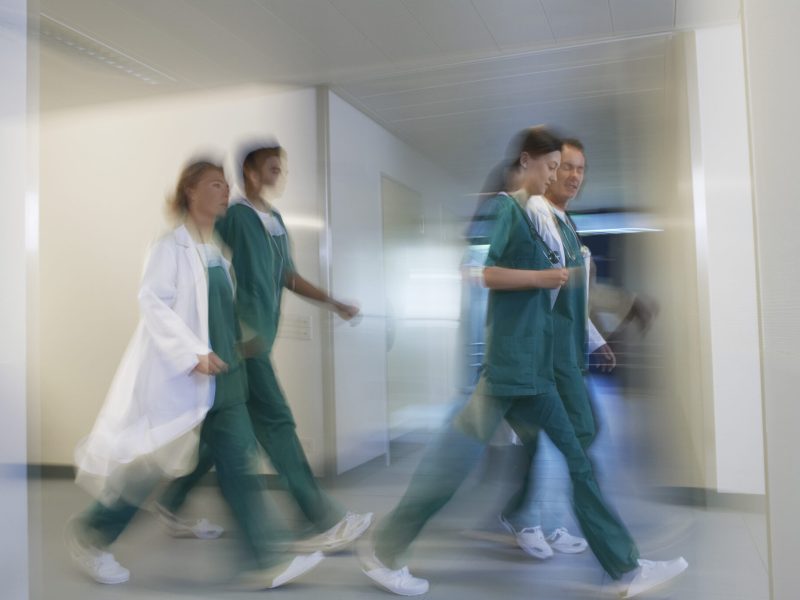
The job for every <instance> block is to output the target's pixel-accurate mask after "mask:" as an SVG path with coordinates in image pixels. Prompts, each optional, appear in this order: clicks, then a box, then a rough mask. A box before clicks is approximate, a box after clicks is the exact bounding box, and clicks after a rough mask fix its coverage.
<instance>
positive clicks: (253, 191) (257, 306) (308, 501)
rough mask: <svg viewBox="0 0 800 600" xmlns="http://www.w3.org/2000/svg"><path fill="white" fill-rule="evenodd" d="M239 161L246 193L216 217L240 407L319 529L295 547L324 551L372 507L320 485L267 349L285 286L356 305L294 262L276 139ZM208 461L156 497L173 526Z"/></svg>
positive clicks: (356, 529)
mask: <svg viewBox="0 0 800 600" xmlns="http://www.w3.org/2000/svg"><path fill="white" fill-rule="evenodd" d="M241 164H242V177H243V180H244V192H245V196H244V197H243V198H240V199H238V200H234V201H233V202H232V204H231V206H230V208H229V209H228V211H227V213H226V214H225V216H224V217H223V218H222V219H220V220H219V221H217V226H216V230H217V233H218V234H219V235H220V237H222V239H223V240H224V242H225V243H226V244H227V245H228V247H229V248H230V250H231V252H232V254H233V258H232V262H233V267H234V272H235V273H236V302H237V308H238V311H239V317H240V319H241V320H242V323H243V326H244V339H245V342H244V345H243V348H244V352H245V354H246V356H247V359H246V361H245V364H246V370H247V379H248V385H249V398H248V402H247V407H248V410H249V412H250V418H251V419H252V422H253V429H254V431H255V434H256V437H257V438H258V441H259V443H260V444H261V446H263V448H264V450H265V451H266V453H267V456H268V457H269V459H270V462H271V463H272V465H273V467H274V468H275V470H276V471H277V472H278V475H279V476H280V477H281V479H282V480H283V481H284V483H285V484H286V486H287V488H288V490H289V493H290V494H291V495H292V497H293V498H294V499H295V501H296V502H297V504H298V506H299V508H300V510H301V511H302V513H303V514H304V515H305V517H306V518H307V519H308V521H309V522H310V523H311V525H312V527H313V528H314V530H315V531H316V532H318V534H319V535H316V536H315V537H313V538H311V539H308V540H305V542H304V543H303V544H301V545H300V546H299V547H300V548H302V549H303V550H317V549H318V550H323V551H328V552H331V551H335V550H338V549H341V548H342V547H344V546H346V545H347V544H349V543H351V542H352V541H354V540H355V539H356V538H358V537H359V536H360V535H362V534H363V533H364V532H365V531H366V530H367V528H368V527H369V525H370V524H371V522H372V513H364V514H356V513H352V512H349V511H345V510H344V509H343V508H341V507H340V506H339V505H338V504H337V503H336V502H334V501H333V499H332V498H331V497H330V496H328V494H326V493H325V491H324V490H322V489H321V488H320V486H319V484H318V483H317V481H316V479H315V478H314V475H313V473H312V471H311V467H310V466H309V464H308V460H307V459H306V456H305V453H304V451H303V448H302V446H301V444H300V440H299V439H298V437H297V433H296V426H295V421H294V417H293V416H292V411H291V409H290V408H289V405H288V403H287V402H286V398H285V397H284V395H283V391H282V390H281V387H280V385H279V383H278V380H277V377H276V375H275V370H274V368H273V365H272V361H271V358H270V353H271V351H272V347H273V345H274V343H275V338H276V336H277V332H278V323H279V320H280V309H281V298H282V295H283V288H284V287H286V288H288V289H290V290H291V291H293V292H294V293H296V294H298V295H300V296H303V297H304V298H307V299H310V300H313V301H316V302H319V303H321V304H323V305H325V306H327V307H328V308H330V309H331V310H333V311H334V312H336V313H337V314H338V315H339V316H340V317H341V318H343V319H346V320H349V319H352V318H353V317H354V316H355V315H356V314H357V313H358V309H357V308H356V307H355V306H350V305H347V304H344V303H342V302H338V301H336V300H334V299H333V298H331V297H330V296H328V294H326V293H325V292H324V291H322V290H321V289H319V288H317V287H316V286H314V285H313V284H312V283H310V282H308V281H307V280H305V279H303V278H302V277H301V276H300V275H299V274H298V273H297V271H296V269H295V266H294V262H293V261H292V255H291V245H290V241H289V235H288V232H287V229H286V226H285V225H284V223H283V219H282V217H281V215H280V213H279V212H278V211H277V210H275V209H274V208H273V207H272V206H271V204H270V200H271V199H272V198H274V197H275V196H277V195H278V194H279V190H280V188H281V184H282V181H283V176H284V173H285V164H286V154H285V152H284V150H283V148H281V147H280V146H278V145H277V144H263V145H255V146H252V147H249V148H247V149H246V150H245V151H244V152H243V158H242V162H241ZM211 463H212V461H211V460H210V459H209V458H208V457H207V456H204V457H202V459H201V461H200V462H199V463H198V466H197V469H195V471H194V472H193V473H192V474H190V475H188V476H187V477H185V478H182V479H178V480H176V481H175V482H174V483H173V484H172V485H171V486H170V488H168V489H167V491H166V493H165V494H164V495H163V496H162V498H161V499H160V501H159V504H160V509H161V513H162V515H163V516H165V517H166V519H167V521H168V522H170V523H172V525H173V529H174V528H175V524H176V523H179V522H180V521H179V520H178V519H177V517H175V513H177V512H178V510H179V509H180V507H181V505H182V504H183V502H184V500H185V498H186V495H187V494H188V492H189V490H190V489H191V488H192V487H193V486H194V485H195V484H196V482H197V481H198V480H199V479H200V477H202V475H204V474H205V473H206V472H207V471H208V470H209V469H210V467H211ZM198 537H201V536H198Z"/></svg>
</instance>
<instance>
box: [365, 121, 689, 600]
mask: <svg viewBox="0 0 800 600" xmlns="http://www.w3.org/2000/svg"><path fill="white" fill-rule="evenodd" d="M560 150H561V141H560V140H559V139H558V138H557V137H555V136H554V135H553V134H551V133H550V132H548V131H547V130H545V129H543V128H531V129H527V130H524V131H523V132H521V133H520V134H519V135H518V136H517V137H516V138H515V139H514V140H512V143H511V145H510V152H509V156H511V157H512V158H511V165H510V166H509V168H515V169H519V171H520V177H519V179H520V183H521V186H522V189H521V190H519V192H518V193H515V194H508V193H501V194H498V195H497V196H495V197H494V198H492V199H491V200H489V202H491V203H492V205H493V206H492V214H493V219H494V226H493V228H492V233H491V236H490V240H491V241H490V247H489V254H488V257H487V260H486V267H485V269H484V282H485V284H486V286H487V287H488V288H489V289H490V295H489V304H488V312H487V321H486V326H487V332H486V343H487V349H486V357H485V359H484V368H483V373H482V375H481V379H480V381H479V383H478V388H477V390H476V391H475V393H474V394H473V395H472V397H471V398H470V401H469V402H468V404H467V406H466V407H465V408H464V409H463V410H462V412H461V413H460V414H459V415H458V416H457V417H456V419H455V421H454V425H453V427H451V428H450V429H449V430H447V431H446V432H445V433H444V434H443V435H441V436H439V438H438V439H437V440H435V442H434V443H433V444H432V446H431V447H430V448H429V449H428V450H427V452H426V454H425V456H424V457H423V459H422V462H421V463H420V465H419V467H418V468H417V470H416V472H415V473H414V476H413V477H412V480H411V483H410V484H409V487H408V490H407V491H406V494H405V495H404V496H403V498H402V499H401V500H400V503H399V504H398V505H397V507H396V508H395V509H394V510H393V511H392V512H391V513H390V514H389V515H388V516H387V517H386V518H385V519H384V520H383V521H382V522H380V523H379V526H378V528H377V530H376V532H375V535H374V537H373V546H372V547H371V548H362V549H361V552H360V560H361V563H362V570H363V571H364V573H365V574H366V575H367V576H368V577H370V579H372V581H373V582H374V583H376V584H377V585H378V586H379V587H382V588H384V589H386V590H389V591H391V592H394V593H396V594H400V595H418V594H423V593H425V592H426V591H427V590H428V582H427V581H426V580H424V579H420V578H417V577H414V576H412V575H411V573H410V572H409V570H408V567H400V566H399V561H400V559H401V557H402V555H403V554H404V552H405V551H406V550H407V549H408V547H409V546H410V544H411V543H412V542H413V541H414V539H415V538H416V537H417V535H418V534H419V533H420V531H421V530H422V528H423V527H424V525H425V524H426V523H427V521H428V519H430V518H431V517H432V516H433V515H434V514H435V513H436V512H437V511H438V510H439V509H440V508H441V507H442V506H444V505H445V504H446V503H447V501H448V500H449V499H450V498H451V497H452V496H453V494H454V493H455V492H456V490H457V489H458V487H459V486H460V484H461V483H462V482H463V481H464V479H465V478H466V477H467V475H468V474H469V472H470V471H471V470H472V468H473V467H474V466H475V464H476V462H477V461H478V459H479V458H480V455H481V451H482V450H483V447H484V446H485V444H487V443H488V442H489V440H490V439H491V438H492V436H493V434H494V432H495V430H496V428H497V426H498V425H499V424H500V423H501V422H502V420H503V419H505V420H506V421H507V422H508V423H509V425H511V427H512V428H513V429H514V431H515V432H516V433H517V435H518V436H519V438H520V439H521V440H522V442H523V444H524V445H525V446H526V447H527V448H528V449H529V451H530V452H531V453H532V452H534V448H533V446H532V444H534V443H535V441H536V435H537V433H538V431H539V429H542V430H544V431H545V433H546V434H547V435H548V437H550V439H551V440H552V441H553V443H554V444H555V446H556V447H557V448H558V449H559V451H560V452H561V453H562V454H563V455H564V457H565V458H566V461H567V465H568V468H569V473H570V478H571V481H572V486H573V506H574V510H575V514H576V517H577V519H578V521H579V523H580V525H581V528H582V530H583V532H584V535H585V536H586V538H587V540H588V542H589V545H590V547H591V549H592V550H593V552H594V553H595V556H597V558H598V560H599V561H600V564H601V565H602V567H603V569H605V571H606V572H607V573H608V574H609V575H610V576H611V577H612V578H613V579H623V581H624V583H623V586H624V592H625V593H626V594H627V593H630V592H637V590H639V588H640V587H641V585H640V583H641V582H640V579H641V577H640V575H641V574H642V573H641V569H642V566H641V565H640V563H639V562H638V558H639V552H638V550H637V548H636V545H635V543H634V542H633V540H632V539H631V536H630V535H629V534H628V532H627V530H626V529H625V527H624V526H623V525H622V523H620V521H619V520H618V519H617V517H616V516H615V514H614V513H613V512H612V511H611V510H610V509H609V508H608V507H607V505H606V503H605V501H604V500H603V497H602V495H601V493H600V489H599V487H598V485H597V482H596V480H595V477H594V473H593V471H592V465H591V463H590V462H589V459H588V458H587V456H586V454H585V453H584V451H583V448H582V447H581V444H580V442H579V441H578V438H577V437H576V435H575V430H574V429H573V427H572V424H571V422H570V419H569V417H568V415H567V413H566V410H565V409H564V405H563V403H562V401H561V398H560V397H559V395H558V393H557V391H556V385H555V382H554V374H553V343H554V340H553V317H552V312H551V297H550V290H551V289H554V288H558V287H560V286H563V285H564V284H565V283H566V282H567V278H568V271H567V270H566V269H562V268H555V263H557V257H556V256H554V254H553V253H552V251H551V250H550V249H549V248H548V247H547V246H546V245H545V244H544V242H543V241H542V239H541V237H540V236H539V235H538V234H537V233H536V230H535V229H534V228H533V225H532V223H531V221H530V219H529V218H528V215H527V214H526V212H525V210H524V208H523V206H524V204H525V202H527V200H528V198H529V197H530V196H532V195H541V194H542V193H543V192H544V191H545V188H546V186H547V185H548V184H549V183H551V182H552V181H554V180H555V171H556V169H557V168H558V166H559V160H560V155H561V153H560ZM679 560H680V561H682V559H679ZM673 562H676V561H673ZM647 564H648V565H649V564H655V565H657V568H656V570H657V571H658V572H657V573H651V572H650V571H648V573H646V574H645V579H647V580H648V584H649V583H650V582H652V581H656V580H658V579H661V580H662V581H661V582H663V580H665V579H664V578H663V577H662V575H663V573H664V572H665V571H664V569H663V568H661V567H663V566H665V565H666V564H667V563H663V564H662V563H649V562H648V563H647ZM670 564H671V563H670ZM684 568H685V562H683V564H680V563H677V562H676V564H675V565H674V567H673V568H672V569H671V570H669V573H668V575H669V577H674V575H675V574H677V572H680V571H682V570H683V569H684ZM676 571H677V572H676ZM637 593H638V592H637ZM628 597H630V596H628Z"/></svg>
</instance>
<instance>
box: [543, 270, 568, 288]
mask: <svg viewBox="0 0 800 600" xmlns="http://www.w3.org/2000/svg"><path fill="white" fill-rule="evenodd" d="M536 273H537V280H538V282H539V285H537V286H536V287H540V288H545V289H555V288H560V287H561V286H563V285H564V284H566V283H567V281H568V280H569V270H568V269H546V270H544V271H537V272H536Z"/></svg>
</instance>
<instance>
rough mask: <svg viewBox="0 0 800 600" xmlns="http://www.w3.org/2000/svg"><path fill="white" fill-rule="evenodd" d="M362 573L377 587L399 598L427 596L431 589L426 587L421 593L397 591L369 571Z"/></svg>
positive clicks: (362, 570)
mask: <svg viewBox="0 0 800 600" xmlns="http://www.w3.org/2000/svg"><path fill="white" fill-rule="evenodd" d="M361 572H362V573H364V575H366V576H367V577H369V578H370V580H371V581H372V582H373V583H374V584H375V585H376V586H378V587H379V588H381V589H382V590H386V591H387V592H391V593H392V594H395V595H397V596H422V595H423V594H427V593H428V589H429V588H430V586H426V588H425V589H424V590H422V591H420V592H411V591H407V590H396V589H392V588H390V587H389V586H388V585H386V584H384V583H383V582H381V580H380V579H377V578H376V577H374V576H372V575H370V572H369V571H367V570H365V569H361Z"/></svg>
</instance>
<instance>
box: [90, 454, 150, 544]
mask: <svg viewBox="0 0 800 600" xmlns="http://www.w3.org/2000/svg"><path fill="white" fill-rule="evenodd" d="M160 479H161V472H160V471H159V470H158V469H156V468H154V467H153V465H152V464H150V463H149V462H148V461H147V460H139V461H136V462H134V463H131V464H129V465H126V466H124V467H120V469H119V470H118V471H117V472H116V473H114V474H112V475H111V477H109V480H108V482H107V484H106V488H105V492H104V494H103V496H104V497H103V499H102V500H96V501H95V502H94V503H92V505H91V506H90V507H89V508H88V509H87V510H85V511H84V512H83V513H82V514H80V515H79V516H78V517H77V523H78V525H79V529H80V535H81V536H82V537H83V538H84V541H87V542H88V543H90V544H91V545H92V546H95V547H96V548H107V547H108V546H110V545H111V544H113V543H114V542H115V541H116V539H117V538H118V537H119V536H120V534H121V533H122V532H123V531H124V530H125V528H126V527H128V525H129V524H130V522H131V520H132V519H133V517H134V516H135V515H136V513H137V512H138V511H139V508H141V506H142V505H143V504H144V502H145V501H146V500H147V498H148V497H149V496H150V494H151V493H152V492H153V490H154V489H155V488H156V487H157V486H158V483H159V481H160Z"/></svg>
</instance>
